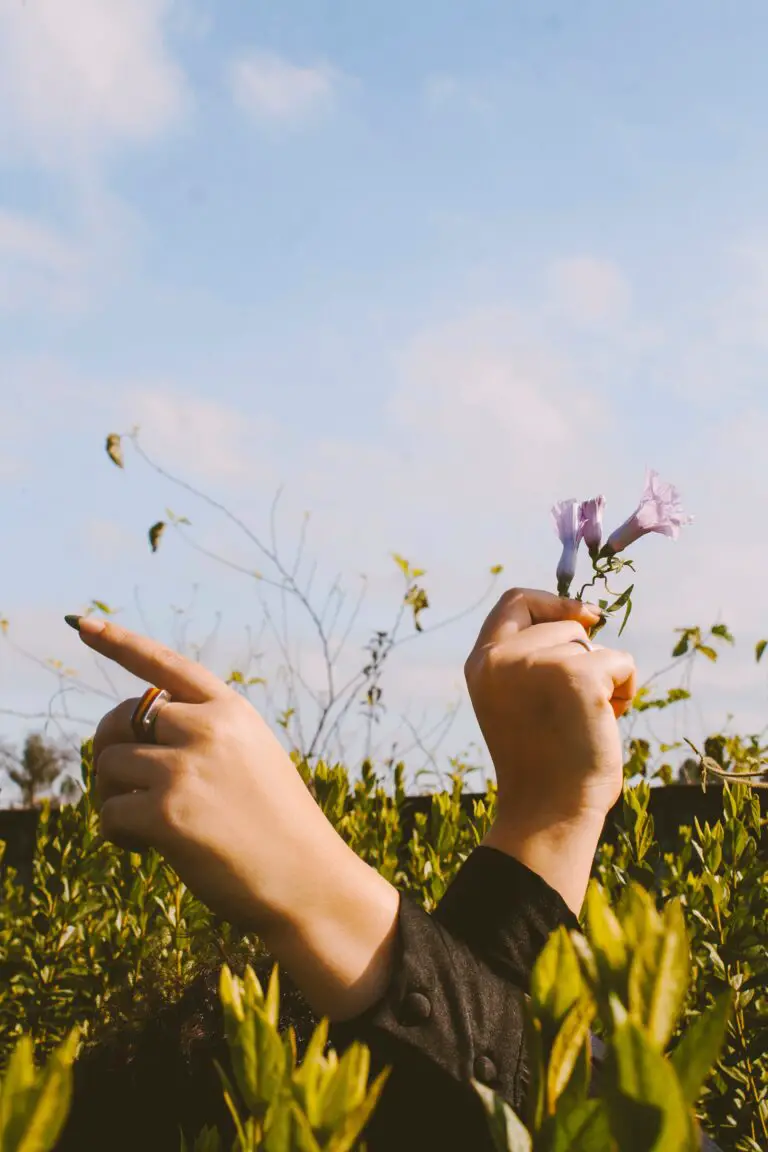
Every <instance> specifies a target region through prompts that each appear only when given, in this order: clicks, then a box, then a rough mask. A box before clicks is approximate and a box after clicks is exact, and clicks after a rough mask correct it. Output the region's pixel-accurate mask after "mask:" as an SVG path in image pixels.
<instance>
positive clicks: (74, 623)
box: [64, 616, 82, 632]
mask: <svg viewBox="0 0 768 1152" xmlns="http://www.w3.org/2000/svg"><path fill="white" fill-rule="evenodd" d="M64 620H65V622H66V623H67V624H69V626H70V628H74V630H75V632H79V631H80V621H81V620H82V616H65V617H64Z"/></svg>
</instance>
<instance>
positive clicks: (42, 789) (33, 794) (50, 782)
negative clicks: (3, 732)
mask: <svg viewBox="0 0 768 1152" xmlns="http://www.w3.org/2000/svg"><path fill="white" fill-rule="evenodd" d="M75 758H76V757H75V752H74V750H73V749H71V748H67V747H65V746H64V745H61V744H57V743H55V742H54V741H52V740H48V739H47V738H46V737H45V736H44V735H43V733H41V732H30V733H29V734H28V735H27V737H26V738H25V740H24V745H23V748H22V750H21V752H20V753H19V752H16V751H15V750H14V749H12V748H0V766H1V767H2V769H3V770H4V772H5V774H6V775H7V776H8V778H9V779H10V780H12V781H13V783H14V784H16V785H17V786H18V787H19V789H20V790H21V798H22V800H23V802H24V804H25V805H27V807H29V808H32V807H34V805H35V804H37V803H39V802H40V800H42V799H43V798H44V797H45V796H48V795H50V794H51V792H52V790H53V786H54V784H55V783H56V782H57V780H59V779H60V778H61V776H62V775H63V774H64V772H65V770H66V768H67V767H68V765H70V764H71V763H73V761H74V760H75ZM71 784H75V781H71ZM73 791H74V790H73V789H72V787H71V786H70V778H69V777H65V779H64V780H63V781H62V785H61V788H60V794H61V795H62V796H66V797H71V795H72V793H73Z"/></svg>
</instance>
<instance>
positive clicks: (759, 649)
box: [755, 640, 768, 664]
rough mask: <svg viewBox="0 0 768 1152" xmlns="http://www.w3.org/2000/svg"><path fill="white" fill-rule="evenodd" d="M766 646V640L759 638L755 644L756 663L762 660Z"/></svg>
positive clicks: (767, 646) (767, 642) (767, 644)
mask: <svg viewBox="0 0 768 1152" xmlns="http://www.w3.org/2000/svg"><path fill="white" fill-rule="evenodd" d="M766 648H768V640H759V641H758V642H757V644H756V645H755V660H756V661H757V663H758V664H759V663H760V661H761V660H762V658H763V653H764V652H765V650H766Z"/></svg>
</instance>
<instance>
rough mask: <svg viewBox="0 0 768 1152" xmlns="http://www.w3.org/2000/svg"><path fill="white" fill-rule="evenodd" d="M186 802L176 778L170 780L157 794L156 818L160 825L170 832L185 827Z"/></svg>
mask: <svg viewBox="0 0 768 1152" xmlns="http://www.w3.org/2000/svg"><path fill="white" fill-rule="evenodd" d="M187 808H188V804H187V801H186V796H185V792H184V789H183V787H181V786H180V783H179V781H178V780H176V781H172V782H171V783H170V784H169V785H168V786H167V787H165V788H163V789H162V790H161V791H160V792H159V793H158V796H157V818H158V820H159V822H160V825H161V827H163V828H164V829H166V830H167V831H170V832H180V831H181V830H182V829H183V828H184V827H186V824H187V819H186V813H187Z"/></svg>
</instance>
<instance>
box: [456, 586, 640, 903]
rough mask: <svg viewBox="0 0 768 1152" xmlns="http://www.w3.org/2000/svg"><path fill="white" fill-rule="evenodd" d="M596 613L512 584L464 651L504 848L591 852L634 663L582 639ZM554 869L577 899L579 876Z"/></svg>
mask: <svg viewBox="0 0 768 1152" xmlns="http://www.w3.org/2000/svg"><path fill="white" fill-rule="evenodd" d="M599 620H600V611H599V609H597V608H592V607H591V606H589V605H587V604H583V603H581V602H580V601H578V600H567V599H561V598H559V597H557V596H552V595H550V594H549V593H546V592H538V591H534V590H530V589H519V588H517V589H513V590H512V591H510V592H507V593H505V594H504V596H502V598H501V600H500V601H499V602H498V604H497V605H496V607H495V608H494V609H493V611H492V612H491V613H490V615H489V616H488V618H487V620H486V621H485V623H484V624H483V627H482V629H481V631H480V635H479V636H478V638H477V641H476V643H475V646H474V648H473V650H472V652H471V653H470V655H469V657H468V659H467V662H466V665H465V675H466V680H467V686H468V689H469V694H470V698H471V700H472V705H473V707H474V710H475V714H476V716H477V720H478V723H479V725H480V728H481V731H482V733H483V736H484V738H485V741H486V743H487V745H488V750H489V752H490V755H491V759H492V760H493V763H494V766H495V768H496V775H497V781H498V805H497V811H498V815H497V821H496V825H495V830H494V831H493V832H492V834H491V840H490V841H489V842H490V843H492V844H495V845H496V846H498V843H499V842H500V841H503V843H504V844H505V845H507V848H506V850H510V848H509V846H511V845H515V846H516V849H515V850H514V851H512V852H511V854H512V855H516V856H518V857H520V855H521V853H522V852H525V853H527V854H529V855H530V851H531V846H533V845H536V852H537V853H540V854H541V853H543V854H544V855H545V856H546V857H550V856H552V857H554V856H557V857H564V856H566V855H569V856H570V857H571V858H575V856H577V855H578V856H579V858H580V859H586V857H587V856H588V855H589V858H590V861H591V854H594V849H595V846H596V844H597V839H598V838H599V835H600V832H601V830H602V826H603V822H604V820H605V816H606V814H607V812H608V811H609V809H610V808H611V807H612V805H613V804H614V803H615V801H616V799H617V798H618V797H619V796H620V795H621V789H622V781H623V755H622V746H621V737H620V733H619V729H618V724H617V718H618V717H619V716H621V715H622V714H623V713H624V712H625V711H626V710H627V708H628V707H629V705H630V703H631V701H632V699H633V698H634V695H635V691H636V687H635V666H634V661H633V660H632V657H631V656H630V655H628V654H627V653H626V652H617V651H613V650H611V649H608V648H599V647H597V646H595V648H594V650H593V651H587V650H586V649H585V647H584V641H586V640H587V635H588V632H589V630H590V629H591V628H592V627H594V626H595V625H596V624H597V623H598V622H599ZM574 641H577V643H574ZM589 844H591V848H590V849H589V851H588V850H587V846H588V845H589ZM590 853H591V854H590ZM523 862H524V863H525V862H527V861H526V860H524V861H523ZM548 867H549V865H548ZM536 870H539V869H536ZM582 871H583V869H582ZM557 872H558V875H559V874H560V873H561V872H562V877H563V879H562V880H561V882H560V883H559V885H557V886H558V887H559V888H560V890H561V891H562V883H565V884H566V886H567V887H568V888H569V891H570V898H569V903H573V902H574V901H578V904H579V906H580V903H581V900H580V899H578V890H579V888H580V885H581V878H580V879H579V882H578V883H577V884H575V885H574V884H571V883H570V882H569V880H568V876H567V873H566V872H565V871H563V870H562V869H561V868H560V866H559V865H558V868H557ZM545 879H546V877H545ZM585 884H586V882H585ZM582 895H583V893H582Z"/></svg>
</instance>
